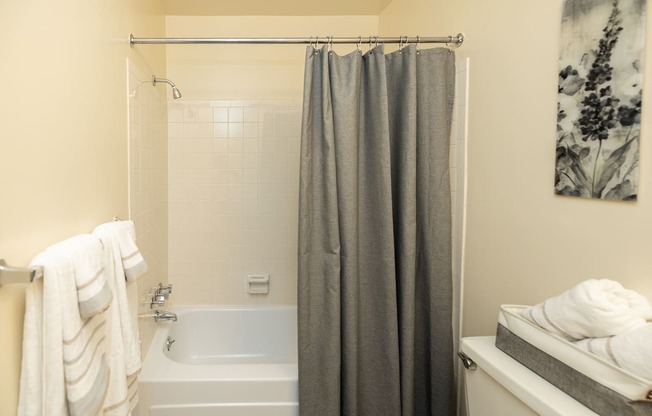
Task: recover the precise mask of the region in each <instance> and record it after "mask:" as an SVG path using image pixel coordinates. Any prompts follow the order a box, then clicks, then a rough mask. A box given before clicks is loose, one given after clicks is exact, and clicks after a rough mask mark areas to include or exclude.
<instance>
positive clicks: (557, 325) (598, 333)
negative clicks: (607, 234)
mask: <svg viewBox="0 0 652 416" xmlns="http://www.w3.org/2000/svg"><path fill="white" fill-rule="evenodd" d="M522 316H523V317H524V318H526V319H528V320H530V321H532V322H534V323H535V324H537V325H539V326H541V327H542V328H544V329H546V330H548V331H550V332H553V333H555V334H557V335H560V336H562V337H564V338H566V339H568V340H570V341H576V340H580V339H583V338H599V337H608V336H613V335H618V334H620V333H623V332H625V331H628V330H631V329H634V328H637V327H640V326H642V325H645V323H646V321H647V320H649V319H652V306H650V304H649V303H648V301H647V300H646V299H645V298H644V297H643V296H641V295H640V294H638V293H636V292H634V291H632V290H627V289H625V288H623V286H622V285H621V284H620V283H618V282H615V281H613V280H608V279H601V280H596V279H591V280H586V281H584V282H582V283H580V284H578V285H577V286H575V287H573V288H572V289H569V290H567V291H566V292H564V293H562V294H561V295H558V296H555V297H552V298H550V299H547V300H546V301H544V302H542V303H540V304H538V305H535V306H532V307H531V308H528V309H525V310H524V311H523V312H522Z"/></svg>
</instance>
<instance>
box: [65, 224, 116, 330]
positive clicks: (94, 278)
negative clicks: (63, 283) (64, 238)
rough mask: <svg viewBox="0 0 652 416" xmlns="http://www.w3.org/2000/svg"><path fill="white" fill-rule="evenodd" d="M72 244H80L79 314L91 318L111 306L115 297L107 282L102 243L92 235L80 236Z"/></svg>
mask: <svg viewBox="0 0 652 416" xmlns="http://www.w3.org/2000/svg"><path fill="white" fill-rule="evenodd" d="M71 242H73V243H76V244H79V245H80V246H79V250H80V253H81V252H83V254H80V255H79V256H77V257H76V261H75V283H76V285H77V299H78V300H79V313H80V315H81V317H82V319H87V318H91V317H93V316H95V315H97V314H98V313H100V312H104V311H105V310H106V309H107V308H108V307H109V306H111V300H112V298H113V295H112V293H111V289H110V288H109V286H108V283H107V281H106V274H105V270H104V257H103V249H102V243H101V242H100V240H99V239H98V238H97V237H93V236H91V235H89V234H88V235H82V236H78V237H77V238H75V239H74V240H71Z"/></svg>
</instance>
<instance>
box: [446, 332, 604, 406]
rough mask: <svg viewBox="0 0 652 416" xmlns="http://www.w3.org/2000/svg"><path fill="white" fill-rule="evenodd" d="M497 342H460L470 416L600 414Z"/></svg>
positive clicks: (473, 339)
mask: <svg viewBox="0 0 652 416" xmlns="http://www.w3.org/2000/svg"><path fill="white" fill-rule="evenodd" d="M495 341H496V337H470V338H463V339H462V340H461V341H460V354H459V355H460V358H461V359H462V362H463V364H464V367H465V368H466V370H465V371H464V384H465V389H466V404H467V415H468V416H530V415H533V416H536V415H543V416H570V415H572V416H589V415H593V416H595V415H597V413H595V412H593V411H591V410H590V409H588V408H587V407H585V406H584V405H582V404H581V403H579V402H578V401H576V400H575V399H573V398H572V397H570V396H568V395H567V394H566V393H564V392H562V391H561V390H559V389H557V388H556V387H555V386H553V385H552V384H550V383H548V382H547V381H545V380H544V379H542V378H541V377H539V376H538V375H536V374H535V373H533V372H532V371H530V370H529V369H527V368H526V367H524V366H523V365H521V364H520V363H518V362H517V361H515V360H514V359H512V358H511V357H509V356H508V355H507V354H505V353H503V352H502V351H501V350H499V349H498V348H496V346H495Z"/></svg>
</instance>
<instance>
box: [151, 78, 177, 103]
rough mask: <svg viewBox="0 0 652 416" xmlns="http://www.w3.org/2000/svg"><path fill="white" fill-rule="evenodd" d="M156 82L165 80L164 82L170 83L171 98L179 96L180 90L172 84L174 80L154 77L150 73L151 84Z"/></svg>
mask: <svg viewBox="0 0 652 416" xmlns="http://www.w3.org/2000/svg"><path fill="white" fill-rule="evenodd" d="M157 82H165V83H166V84H170V86H171V87H172V98H174V99H175V100H176V99H179V98H181V91H179V88H177V86H176V85H174V82H172V81H170V80H169V79H167V78H156V76H155V75H152V85H154V86H156V83H157Z"/></svg>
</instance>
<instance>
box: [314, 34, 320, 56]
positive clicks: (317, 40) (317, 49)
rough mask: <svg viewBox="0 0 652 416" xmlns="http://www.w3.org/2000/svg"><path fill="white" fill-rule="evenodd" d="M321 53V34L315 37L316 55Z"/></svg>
mask: <svg viewBox="0 0 652 416" xmlns="http://www.w3.org/2000/svg"><path fill="white" fill-rule="evenodd" d="M318 54H319V36H316V37H315V55H318Z"/></svg>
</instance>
